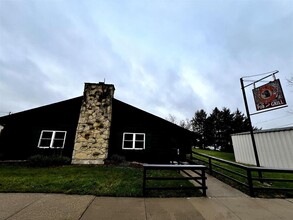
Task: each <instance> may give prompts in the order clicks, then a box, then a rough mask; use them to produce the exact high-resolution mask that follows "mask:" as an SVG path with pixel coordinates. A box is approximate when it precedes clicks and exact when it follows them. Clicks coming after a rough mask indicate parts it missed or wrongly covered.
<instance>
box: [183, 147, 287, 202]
mask: <svg viewBox="0 0 293 220" xmlns="http://www.w3.org/2000/svg"><path fill="white" fill-rule="evenodd" d="M204 158H205V159H204ZM189 162H190V163H192V162H193V163H197V164H198V163H199V162H202V163H203V164H206V165H207V167H208V172H209V174H210V175H215V174H216V175H219V176H222V177H224V178H226V179H228V180H230V181H233V182H234V183H236V184H238V185H239V186H242V187H245V188H246V189H248V191H249V195H250V196H251V197H255V196H256V192H258V191H278V192H291V194H292V193H293V188H292V187H290V186H292V184H290V186H289V187H288V186H287V187H286V186H283V187H280V186H279V187H276V186H275V187H274V186H270V185H271V184H266V185H263V184H260V183H278V182H279V183H292V182H293V179H292V177H293V175H292V174H293V170H292V169H276V168H265V167H253V166H246V165H243V164H239V163H235V162H232V161H228V160H224V159H220V158H217V157H213V156H209V155H206V154H201V153H197V152H193V154H192V158H191V160H190V161H189ZM225 165H226V166H225ZM227 165H229V167H228V166H227ZM232 168H234V169H232ZM236 168H237V169H236ZM236 170H237V171H236ZM259 173H261V174H263V175H265V174H267V173H276V174H277V173H278V174H281V173H282V174H290V178H284V177H281V178H280V177H279V178H278V177H273V178H265V177H263V176H262V175H261V177H260V175H259ZM260 185H261V186H260Z"/></svg>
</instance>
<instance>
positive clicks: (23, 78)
mask: <svg viewBox="0 0 293 220" xmlns="http://www.w3.org/2000/svg"><path fill="white" fill-rule="evenodd" d="M273 70H279V73H278V74H277V75H276V77H277V78H280V80H281V83H282V86H283V91H284V93H285V97H286V99H287V103H288V105H289V107H288V108H284V109H281V110H275V111H271V112H267V113H263V114H260V115H256V116H252V121H253V125H254V126H257V127H262V128H273V127H286V126H293V86H291V87H290V86H289V85H288V83H287V80H286V79H289V78H291V77H293V1H292V0H265V1H262V0H242V1H234V0H222V1H221V0H217V1H216V0H209V1H207V0H146V1H143V0H125V1H124V0H92V1H91V0H85V1H80V0H64V1H62V0H56V1H55V0H0V116H1V115H5V114H7V113H8V112H14V113H15V112H19V111H23V110H26V109H30V108H34V107H38V106H42V105H46V104H50V103H54V102H58V101H62V100H66V99H69V98H73V97H76V96H80V95H82V93H83V87H84V82H92V83H95V82H96V83H98V82H100V81H104V80H105V81H106V83H109V84H114V85H115V88H116V91H115V97H116V98H117V99H119V100H121V101H124V102H126V103H128V104H131V105H134V106H136V107H138V108H141V109H143V110H145V111H148V112H150V113H153V114H155V115H158V116H160V117H162V118H166V117H168V115H169V114H172V115H174V116H176V118H177V120H178V121H179V120H182V119H185V118H189V119H191V118H192V117H193V115H194V113H195V111H196V110H200V109H204V110H205V111H206V112H207V113H210V112H211V110H212V109H213V108H215V107H218V108H220V109H221V108H222V107H228V108H230V109H231V111H235V110H236V109H237V108H238V109H239V110H240V111H242V112H243V113H245V108H244V102H243V98H242V92H241V89H240V81H239V79H240V77H243V76H249V75H255V74H260V73H265V72H270V71H273ZM258 78H259V77H256V79H258ZM268 80H272V78H269V79H268ZM251 89H252V87H248V88H247V89H246V93H247V98H248V100H249V107H250V111H251V113H253V112H255V111H256V110H255V106H254V103H253V102H252V92H251ZM290 111H291V113H290Z"/></svg>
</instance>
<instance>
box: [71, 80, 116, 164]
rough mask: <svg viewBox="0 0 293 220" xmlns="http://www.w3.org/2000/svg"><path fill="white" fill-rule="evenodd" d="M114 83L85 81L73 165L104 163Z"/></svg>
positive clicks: (107, 145) (106, 153)
mask: <svg viewBox="0 0 293 220" xmlns="http://www.w3.org/2000/svg"><path fill="white" fill-rule="evenodd" d="M114 90H115V88H114V85H109V84H105V83H101V82H100V83H98V84H97V83H85V87H84V95H83V102H82V105H81V110H80V115H79V121H78V125H77V129H76V134H75V143H74V149H73V155H72V164H103V163H104V160H105V159H107V156H108V147H109V137H110V126H111V120H112V99H113V97H114Z"/></svg>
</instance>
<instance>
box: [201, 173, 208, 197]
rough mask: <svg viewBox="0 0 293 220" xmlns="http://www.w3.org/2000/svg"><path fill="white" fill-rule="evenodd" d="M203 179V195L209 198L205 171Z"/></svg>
mask: <svg viewBox="0 0 293 220" xmlns="http://www.w3.org/2000/svg"><path fill="white" fill-rule="evenodd" d="M201 177H202V195H203V196H207V187H206V175H205V170H204V169H202V172H201Z"/></svg>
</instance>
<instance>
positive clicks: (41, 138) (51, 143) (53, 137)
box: [38, 130, 67, 149]
mask: <svg viewBox="0 0 293 220" xmlns="http://www.w3.org/2000/svg"><path fill="white" fill-rule="evenodd" d="M44 132H51V133H52V137H51V138H43V133H44ZM58 132H62V133H64V138H62V139H61V138H55V136H56V133H58ZM66 134H67V131H53V130H42V132H41V135H40V139H39V143H38V148H44V149H49V148H51V149H62V148H64V144H65V140H66ZM45 139H47V140H50V146H41V141H42V140H45ZM54 140H62V141H63V144H62V147H54V146H53V143H54Z"/></svg>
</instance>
